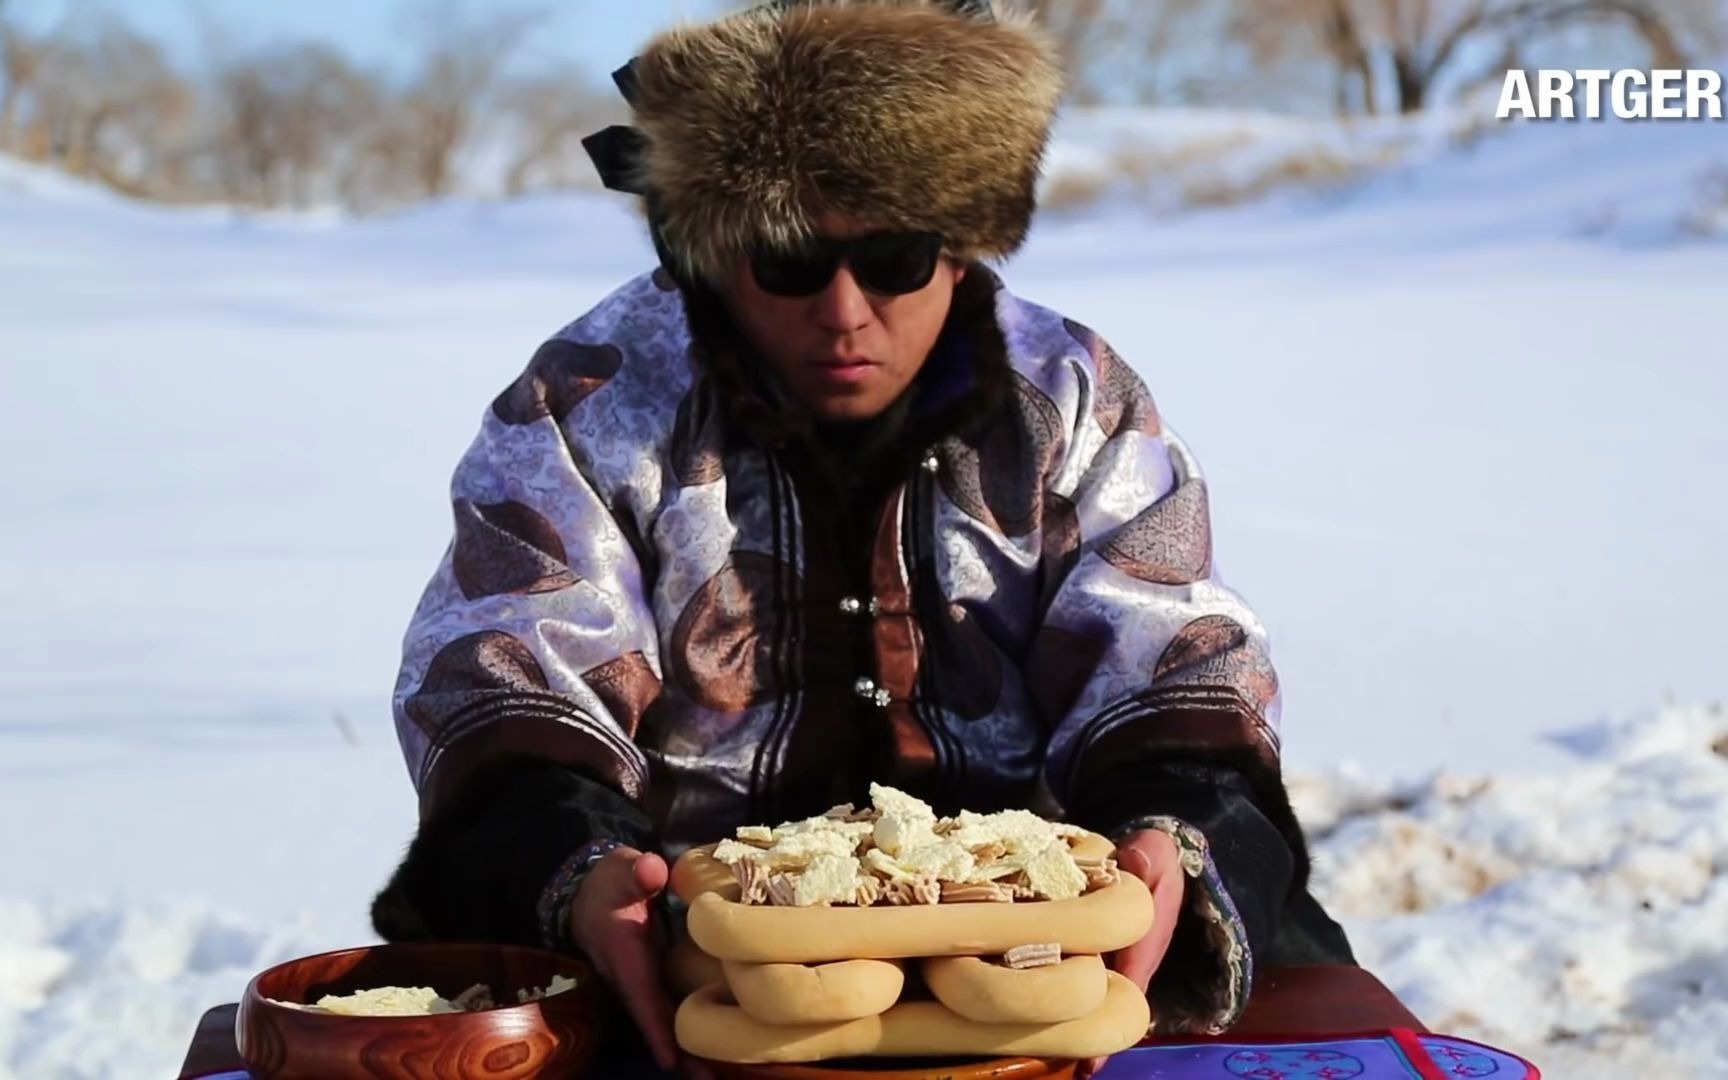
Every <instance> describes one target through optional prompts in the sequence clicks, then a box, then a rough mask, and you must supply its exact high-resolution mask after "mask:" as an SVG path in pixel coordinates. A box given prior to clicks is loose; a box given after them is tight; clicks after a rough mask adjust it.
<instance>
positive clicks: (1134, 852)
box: [1110, 829, 1186, 993]
mask: <svg viewBox="0 0 1728 1080" xmlns="http://www.w3.org/2000/svg"><path fill="white" fill-rule="evenodd" d="M1116 864H1117V865H1118V866H1120V867H1121V868H1122V872H1123V873H1126V874H1133V875H1134V876H1135V877H1137V878H1139V879H1140V880H1141V881H1144V882H1145V883H1146V887H1147V888H1148V889H1151V890H1152V906H1153V908H1154V909H1155V910H1156V911H1157V917H1156V918H1154V919H1153V921H1152V929H1151V930H1149V931H1147V932H1146V936H1145V937H1143V938H1141V939H1140V940H1139V941H1137V942H1135V943H1134V944H1132V945H1130V946H1128V947H1127V948H1126V949H1123V950H1122V951H1121V952H1118V953H1117V954H1116V955H1115V956H1114V957H1113V958H1112V959H1111V963H1110V966H1111V967H1113V968H1115V969H1116V970H1117V971H1119V972H1121V973H1122V974H1124V975H1126V976H1127V977H1128V978H1129V979H1131V980H1133V982H1134V985H1135V986H1138V987H1139V988H1140V992H1141V993H1145V992H1146V986H1147V984H1148V983H1150V982H1151V981H1152V974H1153V972H1155V971H1157V970H1158V965H1159V964H1160V963H1162V962H1163V960H1164V953H1165V951H1166V950H1168V949H1169V948H1170V935H1171V933H1172V932H1173V931H1174V930H1175V929H1176V917H1177V916H1178V915H1180V914H1181V912H1182V892H1183V889H1184V888H1186V882H1184V881H1183V876H1182V857H1181V853H1180V852H1178V851H1177V850H1176V841H1174V840H1172V839H1170V835H1169V834H1168V833H1164V832H1160V831H1158V830H1157V829H1141V830H1139V831H1138V832H1131V833H1129V834H1128V835H1127V836H1125V837H1123V839H1122V843H1121V844H1120V845H1118V846H1117V848H1116Z"/></svg>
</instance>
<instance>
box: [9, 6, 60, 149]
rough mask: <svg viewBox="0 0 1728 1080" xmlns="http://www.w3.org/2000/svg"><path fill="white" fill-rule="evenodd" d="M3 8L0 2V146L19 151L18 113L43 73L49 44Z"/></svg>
mask: <svg viewBox="0 0 1728 1080" xmlns="http://www.w3.org/2000/svg"><path fill="white" fill-rule="evenodd" d="M5 11H6V5H5V4H4V3H0V79H4V80H5V86H4V87H0V149H7V150H18V149H21V147H20V146H19V141H20V140H19V131H18V115H19V112H20V110H21V109H22V107H23V103H24V99H25V98H26V97H27V96H28V95H29V94H30V93H31V91H32V90H33V89H34V88H35V84H36V80H37V78H38V77H39V76H40V75H41V73H42V67H43V64H44V63H45V62H46V60H47V52H48V47H47V44H46V43H45V42H42V41H38V40H36V39H34V38H32V37H31V36H30V35H29V34H28V33H26V32H25V30H24V28H23V27H21V26H18V25H16V24H15V23H12V22H11V21H10V20H8V19H7V18H6V17H5Z"/></svg>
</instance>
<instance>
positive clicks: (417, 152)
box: [402, 0, 543, 198]
mask: <svg viewBox="0 0 1728 1080" xmlns="http://www.w3.org/2000/svg"><path fill="white" fill-rule="evenodd" d="M412 18H413V22H414V25H415V27H416V28H417V33H418V36H419V37H420V39H421V51H420V56H419V61H418V65H417V69H416V71H415V73H414V75H413V77H412V78H411V80H410V81H409V84H408V88H407V91H406V93H405V94H404V95H403V98H402V104H403V106H404V108H405V118H406V120H407V124H406V127H405V128H404V131H403V137H405V138H406V139H407V140H408V141H409V143H410V146H411V150H410V153H411V156H412V158H413V162H414V172H415V177H416V179H417V180H418V181H419V185H420V191H421V194H423V195H425V196H427V197H428V198H438V197H441V196H443V195H447V194H449V192H450V190H451V187H452V184H453V181H454V179H455V166H456V157H457V153H458V152H459V151H460V150H461V149H462V145H463V143H464V141H465V140H466V139H467V138H468V136H469V134H470V132H471V130H472V128H473V124H474V118H475V116H476V115H477V114H478V113H479V111H480V110H481V108H482V107H483V106H484V105H485V104H486V102H487V100H488V97H489V95H490V94H491V93H492V91H493V90H494V89H495V88H496V86H497V83H498V80H499V78H500V76H501V75H502V73H503V71H504V69H505V66H506V64H507V63H508V62H509V60H510V58H511V56H512V54H513V53H515V52H516V50H517V48H518V47H519V46H520V45H521V44H522V41H523V39H524V38H525V37H526V36H527V34H528V32H529V30H531V29H532V28H533V27H534V25H535V24H536V23H537V22H539V21H540V20H541V19H542V18H543V15H542V14H540V13H539V12H532V11H525V10H518V11H500V12H493V13H490V14H486V15H477V14H472V13H470V12H468V11H467V10H465V8H464V7H463V6H462V4H461V3H460V0H435V2H432V3H429V4H427V5H425V6H424V7H422V8H420V9H417V10H416V11H415V12H414V14H413V16H412Z"/></svg>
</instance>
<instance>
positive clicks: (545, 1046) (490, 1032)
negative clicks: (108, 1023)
mask: <svg viewBox="0 0 1728 1080" xmlns="http://www.w3.org/2000/svg"><path fill="white" fill-rule="evenodd" d="M554 975H563V976H565V977H567V978H574V979H575V980H576V981H577V987H576V989H574V990H567V991H565V992H564V993H562V994H554V995H552V996H550V997H547V998H544V999H542V1000H540V1001H537V1002H530V1003H529V1004H527V1005H510V1006H507V1007H501V1008H497V1009H488V1010H485V1011H484V1012H464V1013H445V1014H440V1015H436V1016H387V1017H371V1016H333V1015H330V1014H328V1013H316V1012H307V1011H305V1010H303V1009H295V1008H290V1007H288V1006H286V1005H278V1004H275V1002H277V1001H289V1002H295V1003H298V1004H308V1003H311V1002H315V1001H317V1000H318V999H319V998H321V997H323V996H324V995H325V994H351V993H354V992H355V991H358V990H367V989H372V988H375V987H383V986H409V987H412V986H430V987H431V988H432V989H433V990H435V991H437V992H438V993H439V994H440V995H441V996H443V997H446V998H452V997H455V996H456V995H457V994H459V993H461V992H462V991H463V990H466V989H467V988H468V987H470V986H472V985H474V984H475V983H485V984H487V985H488V986H490V987H491V988H492V993H493V996H494V997H495V998H496V1000H497V1001H499V1002H500V1004H502V1003H504V1002H513V1001H515V1000H516V992H517V991H518V990H524V989H531V988H534V987H544V986H546V985H548V984H549V983H550V982H551V981H552V976H554ZM267 999H273V1000H267ZM606 1009H607V1003H606V999H605V998H604V996H603V995H602V993H601V990H600V983H599V978H598V976H596V975H595V974H594V972H593V970H592V969H590V968H589V967H588V966H587V965H586V964H584V963H582V962H581V961H580V960H577V959H575V958H573V957H569V956H561V955H559V954H557V953H552V952H544V951H542V950H539V949H527V948H519V947H515V946H509V945H460V944H404V945H378V946H373V947H371V948H363V949H346V950H343V951H341V952H332V953H323V954H321V955H318V956H308V957H305V958H303V959H300V960H293V961H290V962H288V963H286V964H282V965H279V966H277V967H273V968H271V969H270V970H268V971H265V972H263V973H261V974H259V975H258V976H257V977H256V978H254V979H253V980H252V982H251V983H250V984H249V985H248V986H247V987H246V993H245V996H244V997H242V998H241V1001H240V1017H239V1020H238V1021H237V1023H236V1027H235V1034H236V1036H237V1038H238V1041H239V1044H240V1056H241V1057H242V1058H243V1059H244V1060H245V1062H246V1067H247V1068H248V1069H249V1070H250V1071H251V1073H252V1075H253V1076H254V1077H256V1078H258V1080H345V1078H347V1077H355V1078H365V1080H385V1078H401V1080H420V1078H426V1080H445V1078H447V1077H456V1076H460V1077H463V1078H464V1080H469V1078H472V1080H526V1078H528V1077H538V1076H564V1075H576V1074H577V1073H578V1072H579V1071H580V1070H581V1069H582V1068H584V1067H585V1066H586V1065H587V1064H588V1063H589V1062H590V1061H591V1060H592V1059H593V1057H594V1053H595V1050H596V1048H597V1046H598V1043H599V1040H600V1033H601V1032H602V1031H603V1030H605V1019H604V1017H605V1015H606Z"/></svg>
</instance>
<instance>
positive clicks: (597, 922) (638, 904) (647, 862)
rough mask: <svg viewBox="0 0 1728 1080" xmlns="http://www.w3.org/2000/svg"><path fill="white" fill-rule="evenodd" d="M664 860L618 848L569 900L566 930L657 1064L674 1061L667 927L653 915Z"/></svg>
mask: <svg viewBox="0 0 1728 1080" xmlns="http://www.w3.org/2000/svg"><path fill="white" fill-rule="evenodd" d="M667 875H668V871H667V869H666V860H665V859H662V858H661V857H660V856H658V855H655V854H653V853H652V852H648V853H644V852H641V851H637V850H636V849H634V848H627V847H622V848H617V849H615V850H613V851H610V852H607V853H606V855H605V856H604V857H603V858H601V860H600V861H599V862H598V863H596V864H595V865H594V869H593V870H591V871H589V873H588V876H587V877H586V878H584V879H583V881H582V884H581V886H580V887H579V888H578V889H577V890H576V898H575V900H573V901H572V902H571V904H570V934H571V936H572V938H574V939H575V942H576V944H577V945H578V946H579V947H580V948H581V949H582V951H583V953H585V954H586V955H587V957H588V959H589V961H590V962H592V963H593V965H594V966H595V968H597V969H598V970H599V972H600V976H601V978H603V979H605V980H606V981H607V982H608V983H610V984H611V985H612V989H613V990H614V991H615V992H616V993H617V994H618V996H619V998H620V999H621V1000H622V1001H623V1002H624V1007H625V1008H626V1009H627V1010H628V1011H629V1013H630V1016H631V1018H632V1019H633V1020H635V1022H636V1027H637V1028H638V1029H639V1030H640V1031H641V1032H642V1037H643V1038H644V1039H645V1040H647V1043H648V1049H649V1051H650V1052H651V1053H652V1054H653V1055H654V1062H655V1064H657V1065H659V1066H660V1068H661V1069H662V1070H664V1071H666V1072H671V1071H672V1070H673V1069H674V1068H676V1067H677V1065H678V1044H677V1041H676V1040H675V1039H674V1037H673V1034H672V1003H671V1001H670V1000H669V999H668V998H667V996H666V990H665V987H664V985H663V984H662V982H661V975H660V971H661V966H660V960H661V957H662V955H663V954H664V953H665V950H666V928H665V927H664V926H661V925H658V920H656V919H655V918H654V900H655V897H657V896H659V895H660V893H661V891H662V890H664V889H665V888H666V879H667Z"/></svg>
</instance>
